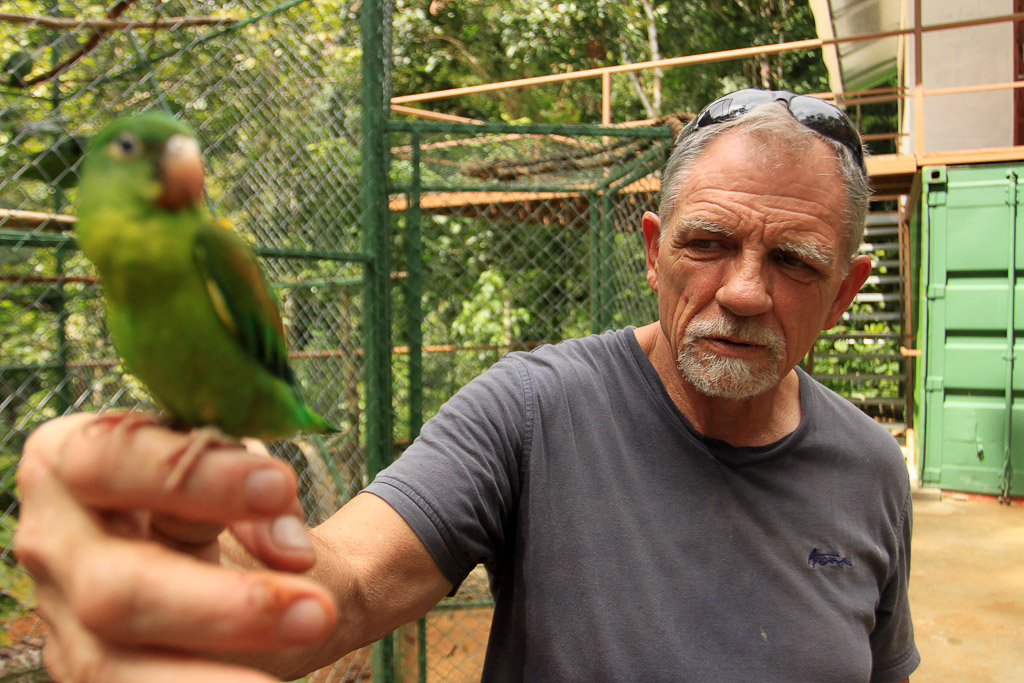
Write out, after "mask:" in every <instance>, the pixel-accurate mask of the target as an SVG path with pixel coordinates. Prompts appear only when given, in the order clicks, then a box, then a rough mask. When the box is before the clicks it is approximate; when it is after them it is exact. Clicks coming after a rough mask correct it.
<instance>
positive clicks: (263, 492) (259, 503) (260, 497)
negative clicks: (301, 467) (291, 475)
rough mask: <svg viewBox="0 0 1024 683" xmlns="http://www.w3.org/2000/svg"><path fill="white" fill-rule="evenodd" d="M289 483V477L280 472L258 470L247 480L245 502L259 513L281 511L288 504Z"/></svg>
mask: <svg viewBox="0 0 1024 683" xmlns="http://www.w3.org/2000/svg"><path fill="white" fill-rule="evenodd" d="M288 483H289V482H288V477H286V476H285V475H284V472H281V471H280V470H276V469H273V468H269V467H268V468H265V469H261V470H256V471H255V472H253V473H252V474H250V475H249V477H248V479H246V480H245V489H244V495H245V502H246V504H248V506H249V508H250V509H252V510H255V511H257V512H271V511H273V510H280V509H281V508H282V507H284V506H285V505H286V504H287V502H288V496H289V494H290V491H289V486H288Z"/></svg>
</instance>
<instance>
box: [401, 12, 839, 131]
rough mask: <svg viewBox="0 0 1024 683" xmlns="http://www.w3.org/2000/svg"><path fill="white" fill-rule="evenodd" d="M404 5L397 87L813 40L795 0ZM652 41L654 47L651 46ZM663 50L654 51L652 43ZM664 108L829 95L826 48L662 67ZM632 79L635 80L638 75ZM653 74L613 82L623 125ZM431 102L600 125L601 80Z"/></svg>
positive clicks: (453, 108)
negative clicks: (761, 95) (767, 94)
mask: <svg viewBox="0 0 1024 683" xmlns="http://www.w3.org/2000/svg"><path fill="white" fill-rule="evenodd" d="M643 4H644V3H643V2H639V1H637V0H632V1H630V2H611V1H610V0H576V1H574V2H559V1H553V0H511V1H510V0H502V1H500V2H498V1H495V0H485V1H482V2H478V1H476V0H449V1H448V2H441V1H438V0H435V1H434V2H429V3H428V2H425V1H424V0H397V3H396V13H395V24H394V32H395V40H394V45H395V73H394V86H393V87H394V91H395V94H407V93H417V92H429V91H434V90H443V89H448V88H457V87H463V86H468V85H476V84H480V83H490V82H497V81H505V80H512V79H518V78H529V77H533V76H542V75H548V74H553V73H560V72H565V71H581V70H584V69H588V68H594V67H601V66H612V65H615V64H622V63H630V62H641V61H648V60H651V59H653V58H654V57H655V56H660V57H676V56H682V55H690V54H700V53H706V52H716V51H721V50H729V49H734V48H742V47H748V46H751V45H769V44H773V43H780V42H786V41H792V40H801V39H805V38H813V37H814V36H815V33H814V21H813V17H812V15H811V11H810V7H809V6H808V5H807V4H806V3H804V2H797V1H796V0H741V1H738V2H730V3H708V2H703V1H702V0H676V1H674V2H667V1H665V2H651V3H650V4H651V9H652V13H651V15H650V18H648V15H647V14H646V13H645V11H644V9H643ZM652 36H654V37H655V38H656V42H654V43H652V41H651V38H652ZM655 48H656V49H657V50H658V52H657V55H655V54H654V49H655ZM661 76H662V78H663V79H664V80H663V83H662V86H661V87H662V90H663V94H662V98H661V99H662V102H663V105H662V110H661V111H660V112H655V114H659V113H660V114H668V113H676V112H684V111H695V110H697V109H699V108H700V107H701V106H703V105H704V104H706V103H707V102H709V101H710V100H712V99H714V98H715V97H717V96H718V95H720V94H722V93H724V92H728V91H729V90H735V89H737V88H742V87H751V86H753V87H768V88H781V87H785V88H788V89H791V90H795V91H797V92H819V91H821V90H827V80H826V74H825V68H824V64H823V63H822V61H821V56H820V52H819V51H816V50H808V51H802V52H796V53H786V54H781V55H767V56H761V57H753V58H747V59H744V60H733V61H723V62H715V63H710V64H701V65H696V66H691V67H675V68H670V69H664V70H663V73H662V75H661ZM634 78H635V80H634ZM655 79H656V75H655V74H654V73H652V72H644V73H643V74H640V75H637V76H635V77H632V76H629V75H625V74H623V75H617V76H615V77H614V78H613V93H612V97H613V111H614V112H615V120H618V121H623V120H630V119H641V118H645V117H646V116H648V115H649V113H648V112H647V110H646V109H645V107H644V104H643V98H642V97H641V96H640V92H643V93H644V96H645V97H646V98H647V99H648V100H650V99H652V98H653V96H654V89H655V87H656V86H655ZM427 106H428V108H431V109H436V110H439V111H444V112H448V113H452V114H457V115H461V116H468V117H471V118H479V119H484V120H489V121H499V120H505V121H545V122H548V121H562V122H589V123H596V122H599V121H600V118H601V86H600V79H589V80H586V81H575V82H564V83H559V84H553V85H547V86H537V87H532V88H530V89H529V90H526V91H520V90H510V91H502V92H498V93H493V94H486V95H477V96H471V97H460V98H454V99H450V100H438V101H435V102H429V103H427Z"/></svg>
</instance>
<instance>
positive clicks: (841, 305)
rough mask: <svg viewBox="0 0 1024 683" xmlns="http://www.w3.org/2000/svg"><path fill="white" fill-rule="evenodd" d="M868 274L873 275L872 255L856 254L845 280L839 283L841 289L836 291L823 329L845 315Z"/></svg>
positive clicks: (828, 327)
mask: <svg viewBox="0 0 1024 683" xmlns="http://www.w3.org/2000/svg"><path fill="white" fill-rule="evenodd" d="M868 275H871V257H870V256H868V255H866V254H861V255H860V256H854V257H853V258H852V259H851V260H850V270H849V271H848V272H847V273H846V277H845V278H843V282H842V284H841V285H839V291H838V292H837V293H836V298H835V299H834V300H833V301H832V306H831V307H830V308H829V309H828V317H827V318H825V326H824V327H822V328H821V329H823V330H827V329H830V328H832V327H834V326H835V324H836V323H838V322H839V319H840V318H841V317H843V313H845V312H846V309H847V308H849V307H850V304H851V303H853V297H855V296H857V292H859V291H860V288H861V287H863V286H864V282H865V281H867V279H868Z"/></svg>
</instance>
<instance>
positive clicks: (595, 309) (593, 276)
mask: <svg viewBox="0 0 1024 683" xmlns="http://www.w3.org/2000/svg"><path fill="white" fill-rule="evenodd" d="M600 201H601V200H600V197H599V196H598V194H597V192H596V191H593V190H591V191H590V192H587V203H588V205H589V206H590V229H589V231H588V232H589V233H590V249H589V251H590V332H591V333H596V332H599V331H600V327H601V325H600V322H599V320H598V318H599V316H600V314H601V277H600V275H599V274H598V263H600V258H601V257H600V253H599V252H600V246H601V237H600V227H599V226H600V225H601V203H600Z"/></svg>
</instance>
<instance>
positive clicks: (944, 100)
mask: <svg viewBox="0 0 1024 683" xmlns="http://www.w3.org/2000/svg"><path fill="white" fill-rule="evenodd" d="M904 8H905V10H906V12H907V14H906V15H905V25H906V26H907V27H908V28H910V27H912V26H913V25H914V15H913V2H905V3H904ZM1012 12H1013V2H1012V0H922V23H923V25H925V26H928V25H932V24H943V23H947V22H951V21H961V20H966V19H974V18H979V17H991V16H998V15H1001V14H1010V13H1012ZM922 45H923V50H924V53H923V59H922V62H923V64H924V72H923V81H924V89H925V90H926V91H927V90H930V89H934V88H945V87H955V86H965V85H976V84H984V83H1005V82H1008V81H1012V80H1014V74H1013V24H1012V23H1011V22H1002V23H998V24H991V25H987V26H975V27H970V28H959V29H955V30H950V31H935V32H931V33H926V34H924V40H923V41H922ZM905 64H906V67H905V69H904V72H903V73H904V83H905V85H906V86H907V88H908V92H912V88H913V86H914V79H915V71H914V50H913V40H912V39H908V40H907V41H906V62H905ZM907 102H908V104H907V108H906V110H905V116H904V126H903V130H904V131H907V132H908V133H910V137H909V138H904V147H903V151H905V152H913V150H914V142H913V135H914V112H913V106H914V105H913V100H912V99H910V100H908V101H907ZM924 114H925V120H924V149H925V152H939V151H947V150H961V149H982V148H986V147H1008V146H1010V145H1012V144H1013V91H1012V90H997V91H992V92H982V93H971V94H963V95H936V96H931V97H926V98H925V101H924Z"/></svg>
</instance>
